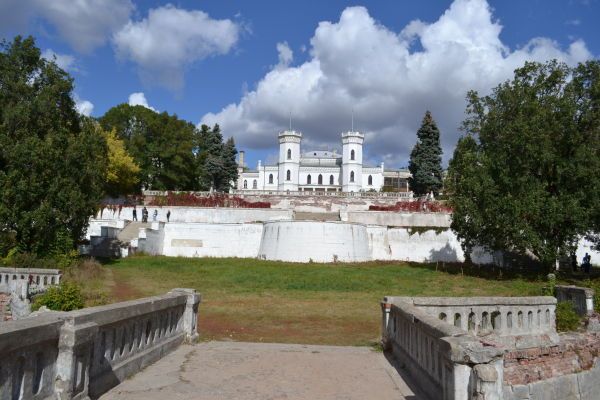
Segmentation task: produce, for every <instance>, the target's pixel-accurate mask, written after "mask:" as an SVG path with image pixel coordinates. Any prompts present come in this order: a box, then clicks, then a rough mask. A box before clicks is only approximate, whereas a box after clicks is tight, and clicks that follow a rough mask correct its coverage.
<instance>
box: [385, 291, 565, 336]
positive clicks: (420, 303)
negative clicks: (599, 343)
mask: <svg viewBox="0 0 600 400" xmlns="http://www.w3.org/2000/svg"><path fill="white" fill-rule="evenodd" d="M394 299H396V300H401V301H403V302H407V303H410V304H412V305H414V306H415V307H417V308H419V309H421V310H423V311H425V312H426V313H428V314H429V315H431V316H433V317H436V318H439V319H440V320H442V321H445V322H448V323H449V324H452V325H454V326H456V327H458V328H461V329H463V330H465V331H468V332H469V333H472V334H474V335H487V334H490V333H493V334H495V335H497V336H514V335H542V334H547V335H552V334H556V322H555V320H556V299H555V298H554V297H552V296H536V297H396V298H394Z"/></svg>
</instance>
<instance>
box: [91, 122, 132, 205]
mask: <svg viewBox="0 0 600 400" xmlns="http://www.w3.org/2000/svg"><path fill="white" fill-rule="evenodd" d="M97 129H98V130H99V131H101V134H102V135H103V136H104V139H105V140H106V145H107V148H108V170H107V173H106V186H105V190H106V193H107V194H109V195H111V196H118V195H120V194H128V193H132V192H135V191H136V189H137V187H136V185H137V183H138V182H139V173H140V167H139V165H137V164H136V162H135V161H134V159H133V157H131V156H130V155H129V153H127V150H126V149H125V144H124V143H123V140H121V139H119V138H118V137H117V131H116V129H115V128H113V129H112V130H111V131H110V132H105V131H102V128H101V127H100V126H98V128H97Z"/></svg>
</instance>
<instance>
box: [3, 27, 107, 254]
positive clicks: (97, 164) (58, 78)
mask: <svg viewBox="0 0 600 400" xmlns="http://www.w3.org/2000/svg"><path fill="white" fill-rule="evenodd" d="M72 90H73V81H72V79H71V78H70V77H69V75H68V74H67V73H66V72H65V71H63V70H62V69H60V68H59V67H58V66H57V65H56V63H54V62H53V61H48V60H45V59H43V58H42V57H41V55H40V50H39V49H38V48H37V47H36V46H35V41H34V39H33V38H31V37H29V38H26V39H23V38H21V37H19V36H17V37H16V38H15V39H14V41H12V42H10V43H9V42H6V41H3V42H2V44H0V231H1V232H2V233H11V234H14V235H15V238H16V243H17V246H18V248H19V249H20V250H22V251H27V252H33V253H36V254H38V255H47V254H53V253H61V252H64V251H68V250H69V249H70V248H72V247H73V245H74V242H75V241H77V240H79V239H80V238H81V236H82V235H83V233H84V231H85V229H86V227H87V224H88V218H89V217H90V216H91V215H93V214H94V212H95V209H96V207H97V205H98V203H99V202H100V199H101V197H102V194H103V188H104V184H105V178H106V175H105V174H106V160H107V157H106V152H107V150H106V145H105V142H104V140H103V138H102V137H101V136H100V135H98V134H97V132H96V129H95V127H94V122H93V121H91V120H90V119H88V118H85V117H82V116H80V115H79V114H78V113H77V111H76V109H75V103H74V101H73V98H72Z"/></svg>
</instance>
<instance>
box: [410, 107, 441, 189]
mask: <svg viewBox="0 0 600 400" xmlns="http://www.w3.org/2000/svg"><path fill="white" fill-rule="evenodd" d="M408 169H409V170H410V173H411V175H412V177H411V178H410V180H409V183H410V187H411V189H412V191H413V192H414V193H415V194H416V195H418V196H422V195H426V194H428V193H430V192H433V193H434V194H438V193H439V192H440V189H441V188H442V147H441V146H440V131H439V129H438V127H437V125H436V123H435V121H434V120H433V117H432V116H431V113H430V112H429V111H427V112H426V113H425V117H423V122H422V123H421V127H420V128H419V130H418V131H417V143H416V144H415V147H414V148H413V150H412V152H411V153H410V163H409V165H408Z"/></svg>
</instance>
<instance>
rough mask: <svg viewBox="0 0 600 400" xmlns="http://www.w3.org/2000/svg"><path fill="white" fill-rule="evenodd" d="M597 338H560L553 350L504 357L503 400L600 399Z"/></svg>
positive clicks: (514, 353) (570, 336)
mask: <svg viewBox="0 0 600 400" xmlns="http://www.w3.org/2000/svg"><path fill="white" fill-rule="evenodd" d="M599 352H600V336H597V335H596V334H570V335H561V342H560V344H559V345H556V346H548V347H546V346H542V347H538V348H531V349H527V350H517V351H509V352H507V353H506V354H505V355H504V398H505V399H507V400H510V399H515V400H517V399H519V400H525V399H549V400H552V399H556V400H559V399H581V400H586V399H600V358H599V355H600V354H599Z"/></svg>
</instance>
